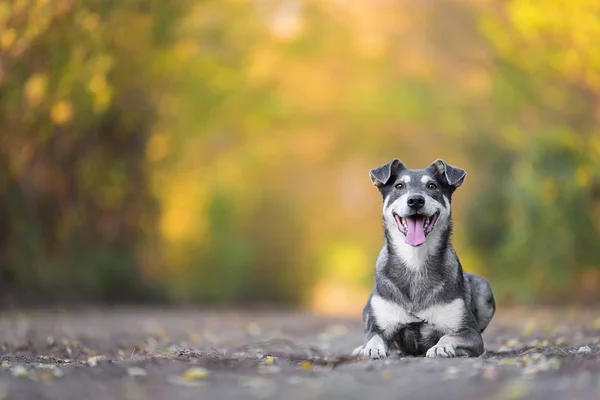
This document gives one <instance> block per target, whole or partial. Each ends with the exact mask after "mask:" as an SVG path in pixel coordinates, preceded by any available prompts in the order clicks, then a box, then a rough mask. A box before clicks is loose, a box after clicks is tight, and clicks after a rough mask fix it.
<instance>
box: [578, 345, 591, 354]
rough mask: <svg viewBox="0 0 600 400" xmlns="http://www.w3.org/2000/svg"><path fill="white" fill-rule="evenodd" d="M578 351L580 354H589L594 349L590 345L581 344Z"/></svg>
mask: <svg viewBox="0 0 600 400" xmlns="http://www.w3.org/2000/svg"><path fill="white" fill-rule="evenodd" d="M577 352H578V353H580V354H589V353H591V352H592V349H591V348H590V346H581V347H580V348H579V349H578V350H577Z"/></svg>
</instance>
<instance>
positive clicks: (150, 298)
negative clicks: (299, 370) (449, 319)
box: [0, 0, 600, 315]
mask: <svg viewBox="0 0 600 400" xmlns="http://www.w3.org/2000/svg"><path fill="white" fill-rule="evenodd" d="M599 37H600V2H598V1H597V0H579V1H573V2H566V1H558V0H550V1H545V2H538V1H534V0H505V1H500V0H464V1H458V0H449V1H419V2H414V1H406V0H369V1H359V0H344V1H342V0H321V1H316V0H273V1H267V0H219V1H209V0H202V1H200V0H181V1H171V2H169V1H159V0H147V1H141V0H120V1H113V0H109V1H98V0H81V1H78V0H8V1H3V2H0V301H1V302H2V303H3V304H9V305H14V304H52V303H60V302H63V303H68V302H74V301H79V302H100V303H104V302H109V303H122V302H162V303H165V304H168V303H174V304H182V303H193V304H203V305H210V304H225V305H250V304H269V305H276V306H294V307H296V306H297V307H305V308H308V309H311V310H313V311H315V312H319V313H325V314H338V315H342V314H348V315H358V314H359V313H360V311H361V309H362V306H363V304H364V302H365V300H366V298H367V295H368V292H369V291H370V290H371V287H372V281H373V270H374V262H375V259H376V257H377V253H378V251H379V249H380V246H381V245H382V243H383V236H382V228H381V219H380V218H381V216H380V210H381V199H380V196H379V194H378V192H377V190H376V189H375V188H374V187H373V186H372V185H371V183H370V180H369V177H368V171H369V170H370V169H371V168H374V167H376V166H378V165H380V164H383V163H386V162H388V161H390V160H391V159H392V158H395V157H398V158H400V159H401V160H403V161H404V162H405V163H406V164H407V165H408V166H409V167H411V168H424V167H426V166H428V165H429V164H430V163H431V162H432V161H433V160H435V159H436V158H438V157H441V158H444V159H445V160H446V161H448V162H450V163H451V164H454V165H456V166H459V167H461V168H464V169H466V170H467V172H468V177H467V180H466V182H465V185H463V187H461V188H460V189H459V190H458V191H457V192H456V194H455V196H454V217H455V236H454V243H455V246H456V248H457V250H458V252H459V255H460V257H461V260H462V262H463V265H464V268H465V269H466V270H468V271H472V272H476V273H480V274H483V275H484V276H485V277H487V278H488V279H489V280H490V281H491V284H492V287H493V289H494V290H495V292H496V296H497V298H498V300H499V302H500V303H501V304H506V305H511V304H512V305H517V304H534V303H538V304H591V303H594V302H596V303H598V302H599V300H600V296H599V293H600V245H599V240H598V239H599V232H600V47H599V46H598V45H597V44H598V43H597V41H598V38H599ZM71 304H73V303H71Z"/></svg>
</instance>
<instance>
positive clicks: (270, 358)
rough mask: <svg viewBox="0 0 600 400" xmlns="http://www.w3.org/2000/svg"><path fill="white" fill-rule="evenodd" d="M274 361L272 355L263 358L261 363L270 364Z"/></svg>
mask: <svg viewBox="0 0 600 400" xmlns="http://www.w3.org/2000/svg"><path fill="white" fill-rule="evenodd" d="M274 363H275V358H274V357H273V356H266V357H265V360H264V361H263V364H265V365H271V364H274Z"/></svg>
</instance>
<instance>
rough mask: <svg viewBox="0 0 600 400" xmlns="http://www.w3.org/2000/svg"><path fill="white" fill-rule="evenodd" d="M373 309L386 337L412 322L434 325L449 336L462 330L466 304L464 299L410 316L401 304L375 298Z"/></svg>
mask: <svg viewBox="0 0 600 400" xmlns="http://www.w3.org/2000/svg"><path fill="white" fill-rule="evenodd" d="M371 309H372V310H373V316H374V317H375V322H376V323H377V326H378V327H379V329H381V330H382V331H383V334H384V335H385V336H389V335H392V334H394V333H395V332H396V330H397V328H398V327H399V326H401V325H406V324H408V323H411V322H426V323H428V324H431V325H433V327H435V329H436V330H438V331H441V332H443V333H445V334H447V333H454V332H456V331H458V330H459V329H460V327H461V325H462V318H463V314H464V312H465V304H464V301H463V300H462V299H455V300H453V301H451V302H450V303H446V304H436V305H434V306H431V307H429V308H426V309H424V310H420V311H417V312H414V313H412V314H410V313H408V312H407V311H406V310H405V309H404V308H402V307H401V306H400V305H399V304H396V303H394V302H392V301H389V300H386V299H384V298H382V297H380V296H373V298H372V299H371Z"/></svg>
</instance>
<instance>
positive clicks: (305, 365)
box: [300, 361, 313, 371]
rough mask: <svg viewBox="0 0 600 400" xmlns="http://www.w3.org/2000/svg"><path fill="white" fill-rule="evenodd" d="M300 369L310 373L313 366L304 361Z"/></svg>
mask: <svg viewBox="0 0 600 400" xmlns="http://www.w3.org/2000/svg"><path fill="white" fill-rule="evenodd" d="M300 369H303V370H305V371H310V370H312V369H313V365H312V363H311V362H310V361H302V362H301V363H300Z"/></svg>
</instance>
